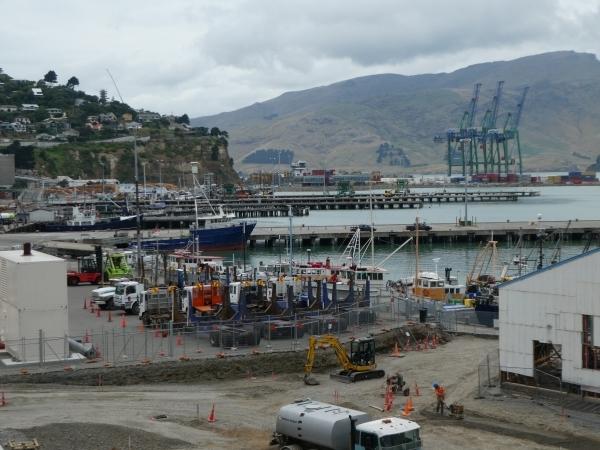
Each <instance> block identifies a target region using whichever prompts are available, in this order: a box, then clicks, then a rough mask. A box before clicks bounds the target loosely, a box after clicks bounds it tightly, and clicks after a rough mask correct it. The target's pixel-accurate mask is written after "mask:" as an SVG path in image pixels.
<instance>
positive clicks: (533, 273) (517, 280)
mask: <svg viewBox="0 0 600 450" xmlns="http://www.w3.org/2000/svg"><path fill="white" fill-rule="evenodd" d="M598 252H600V248H595V249H594V250H590V251H589V252H585V253H582V254H580V255H575V256H572V257H571V258H567V259H563V260H562V261H560V262H557V263H556V264H551V265H549V266H546V267H544V268H543V269H539V270H536V271H535V272H529V273H527V274H525V275H523V276H520V277H518V278H515V279H514V280H510V281H506V282H504V283H502V284H501V285H500V286H499V287H498V288H499V289H503V288H505V287H506V286H508V285H513V284H515V283H519V282H520V281H524V280H527V279H529V278H533V277H535V276H537V275H539V274H541V273H543V272H548V271H550V270H554V269H556V268H557V267H560V266H564V265H566V264H570V263H572V262H573V261H576V260H579V259H583V258H587V257H589V256H592V255H594V254H596V253H598Z"/></svg>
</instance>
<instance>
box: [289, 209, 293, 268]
mask: <svg viewBox="0 0 600 450" xmlns="http://www.w3.org/2000/svg"><path fill="white" fill-rule="evenodd" d="M288 215H289V216H290V237H289V239H290V247H289V257H290V261H289V263H290V264H289V266H290V276H292V259H293V251H294V235H293V233H294V228H293V226H292V219H293V214H292V205H288Z"/></svg>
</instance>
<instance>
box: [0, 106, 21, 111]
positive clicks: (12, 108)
mask: <svg viewBox="0 0 600 450" xmlns="http://www.w3.org/2000/svg"><path fill="white" fill-rule="evenodd" d="M18 110H19V107H18V106H17V105H0V112H17V111H18Z"/></svg>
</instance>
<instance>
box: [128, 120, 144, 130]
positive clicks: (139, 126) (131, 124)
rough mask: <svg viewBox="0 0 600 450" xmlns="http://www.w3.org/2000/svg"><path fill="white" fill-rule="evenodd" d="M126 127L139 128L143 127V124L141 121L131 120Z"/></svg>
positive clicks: (130, 128) (129, 128)
mask: <svg viewBox="0 0 600 450" xmlns="http://www.w3.org/2000/svg"><path fill="white" fill-rule="evenodd" d="M125 128H126V129H128V130H139V129H140V128H142V124H141V123H139V122H129V123H128V124H127V125H125Z"/></svg>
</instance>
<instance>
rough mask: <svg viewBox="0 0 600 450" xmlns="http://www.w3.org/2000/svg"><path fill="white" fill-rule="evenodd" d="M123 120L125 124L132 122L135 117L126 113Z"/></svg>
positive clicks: (122, 117)
mask: <svg viewBox="0 0 600 450" xmlns="http://www.w3.org/2000/svg"><path fill="white" fill-rule="evenodd" d="M121 119H122V120H123V121H124V122H131V121H132V120H133V115H132V114H131V113H128V112H126V113H123V114H122V115H121Z"/></svg>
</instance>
